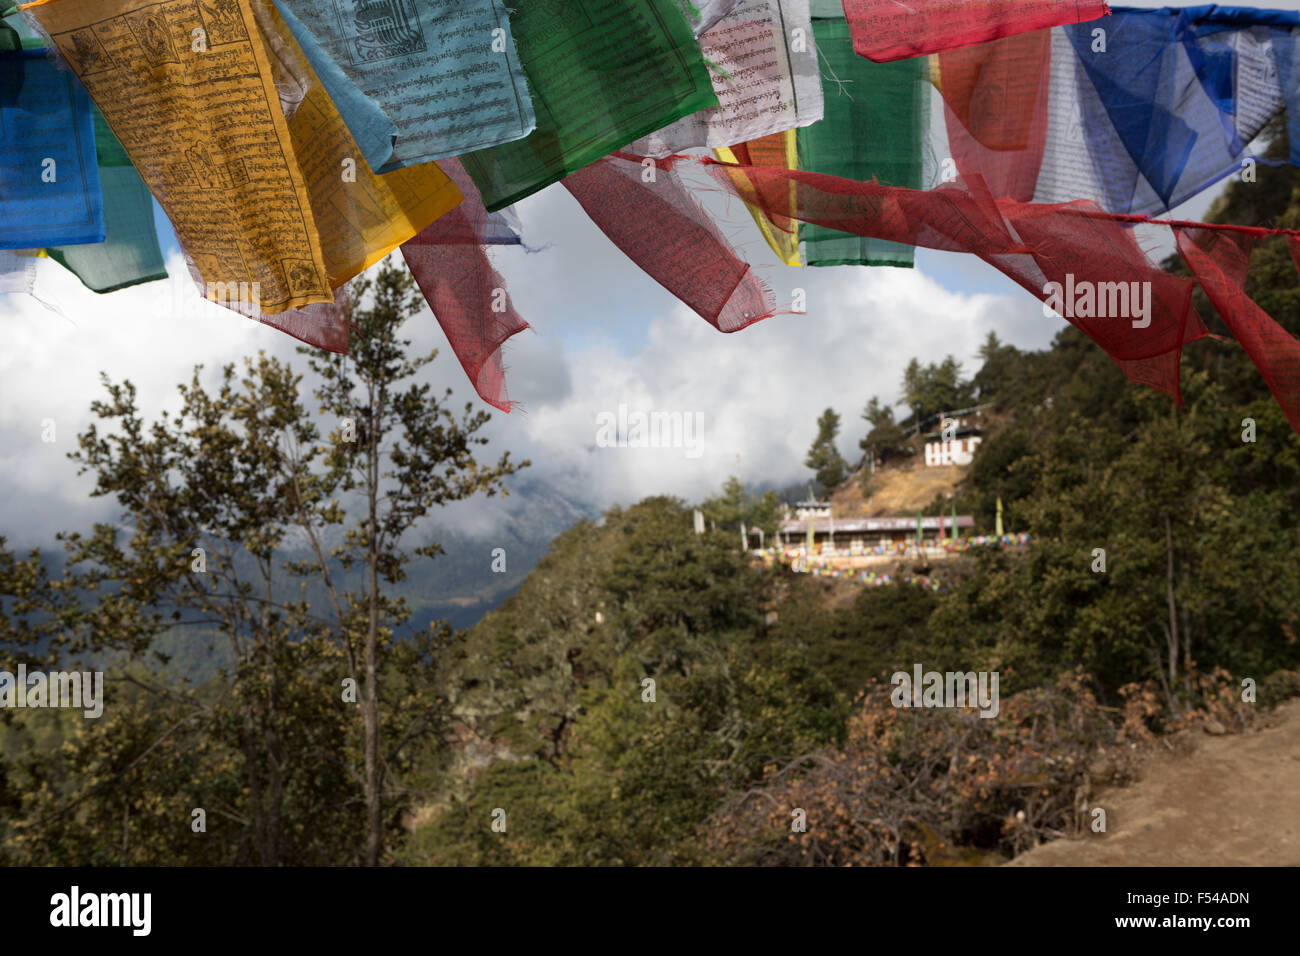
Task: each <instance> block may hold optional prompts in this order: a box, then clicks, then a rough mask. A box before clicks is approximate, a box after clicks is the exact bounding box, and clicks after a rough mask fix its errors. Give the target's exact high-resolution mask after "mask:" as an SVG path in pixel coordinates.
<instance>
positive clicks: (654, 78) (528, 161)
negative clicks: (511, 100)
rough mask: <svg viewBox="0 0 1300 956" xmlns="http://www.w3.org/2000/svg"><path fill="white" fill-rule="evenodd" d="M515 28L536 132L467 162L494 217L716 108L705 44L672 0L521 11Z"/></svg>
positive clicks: (569, 1)
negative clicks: (641, 141)
mask: <svg viewBox="0 0 1300 956" xmlns="http://www.w3.org/2000/svg"><path fill="white" fill-rule="evenodd" d="M510 29H511V33H512V34H513V36H514V40H515V47H516V49H517V51H518V53H519V62H520V63H521V64H522V66H523V70H524V75H525V76H526V77H527V79H528V85H529V88H530V89H531V91H532V95H533V109H534V112H535V113H536V114H537V128H536V129H535V130H534V131H533V132H532V133H530V134H529V135H528V136H526V137H524V138H523V139H519V140H515V141H514V142H511V143H502V144H501V145H499V146H493V147H490V148H488V149H480V150H476V151H475V152H472V153H467V154H465V155H464V156H462V157H461V162H462V163H464V166H465V170H466V172H468V173H469V174H470V176H471V177H472V178H473V180H474V184H475V185H476V186H478V189H479V192H480V193H482V195H483V202H484V205H486V206H487V209H488V211H489V212H494V211H496V210H498V209H501V208H503V207H505V206H508V205H510V204H511V203H513V202H517V201H518V200H520V199H523V198H524V197H525V196H529V195H531V194H533V193H535V192H537V191H538V190H539V189H542V188H544V187H546V186H549V185H550V184H551V183H555V182H559V181H560V180H561V179H563V178H564V177H565V176H567V175H568V174H569V173H572V172H577V171H578V170H579V169H582V168H583V167H585V166H589V165H591V164H592V163H594V162H595V161H596V160H598V159H600V158H601V157H602V156H607V155H609V154H610V153H612V152H614V151H615V150H617V149H621V148H622V147H624V146H626V145H628V144H629V143H631V142H632V141H633V140H635V139H639V138H640V137H642V136H645V135H647V134H649V133H653V132H654V131H655V130H657V129H661V128H663V127H665V126H667V125H668V124H669V123H672V122H675V121H676V120H678V119H681V118H682V117H683V116H688V115H690V114H691V113H694V112H696V111H697V110H702V109H705V108H706V107H709V106H717V105H718V97H717V94H715V93H714V92H713V83H712V81H711V80H710V79H709V71H708V67H706V66H705V64H704V57H703V55H702V54H701V53H700V45H699V43H697V42H696V40H695V36H694V34H693V33H692V31H691V26H690V24H689V23H688V22H687V19H686V17H685V16H684V15H683V13H682V11H681V7H680V6H679V5H678V4H677V3H676V2H675V0H565V2H563V3H531V4H521V5H519V6H518V7H517V8H516V9H515V11H514V12H513V13H512V14H511V17H510Z"/></svg>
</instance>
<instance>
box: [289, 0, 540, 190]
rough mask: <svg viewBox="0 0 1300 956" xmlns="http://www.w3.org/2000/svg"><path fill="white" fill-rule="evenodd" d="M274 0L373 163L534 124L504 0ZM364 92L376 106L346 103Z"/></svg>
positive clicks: (382, 168) (472, 145)
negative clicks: (359, 105)
mask: <svg viewBox="0 0 1300 956" xmlns="http://www.w3.org/2000/svg"><path fill="white" fill-rule="evenodd" d="M275 2H276V5H277V7H278V8H279V10H280V12H281V14H282V15H284V18H285V21H286V22H287V23H288V25H289V28H290V29H291V30H292V31H293V34H294V36H295V38H296V39H297V40H298V42H299V43H300V44H301V45H302V48H303V52H304V53H305V54H306V55H307V58H308V60H310V61H311V64H312V67H313V68H314V69H315V70H316V73H317V74H318V75H319V76H320V78H321V80H322V82H324V83H325V86H326V88H327V89H328V90H329V93H330V96H331V98H333V100H334V102H335V103H336V104H337V106H338V108H339V112H340V113H342V114H343V116H344V118H345V120H347V121H348V127H349V129H350V130H351V131H352V135H353V136H354V137H355V138H356V140H357V144H358V145H359V146H360V147H361V149H362V153H363V155H364V156H365V158H366V162H367V163H369V165H370V167H371V168H372V169H373V170H374V171H375V172H391V171H392V170H394V169H400V168H402V167H404V166H411V165H414V164H416V163H427V162H431V161H432V160H435V159H442V158H444V157H447V156H459V155H460V154H462V153H468V152H471V151H473V150H477V149H485V148H487V147H489V146H496V145H497V144H499V143H508V142H511V141H513V140H517V139H520V138H522V137H524V136H527V135H528V134H529V133H530V132H532V130H533V129H534V127H535V126H536V120H535V118H534V115H533V104H532V97H531V96H530V94H529V92H528V84H527V83H526V82H525V80H524V75H523V71H522V70H521V69H520V66H519V59H518V56H517V54H516V52H515V44H514V39H513V37H512V36H511V32H510V18H509V17H508V16H507V14H506V8H505V5H504V4H503V3H502V0H418V2H417V0H275ZM343 76H346V79H347V80H350V81H351V82H350V83H348V84H343V83H340V82H338V80H339V78H340V77H343ZM358 96H360V97H362V98H364V99H366V100H368V101H371V105H372V107H373V108H372V109H357V108H356V107H355V104H354V106H352V107H349V106H346V105H345V100H348V99H355V98H356V97H358ZM354 121H355V122H354Z"/></svg>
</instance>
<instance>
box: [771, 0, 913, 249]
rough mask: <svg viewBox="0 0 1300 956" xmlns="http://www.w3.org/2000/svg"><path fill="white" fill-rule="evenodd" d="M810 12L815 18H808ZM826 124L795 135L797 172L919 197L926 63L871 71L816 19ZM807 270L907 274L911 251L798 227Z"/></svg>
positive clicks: (843, 34)
mask: <svg viewBox="0 0 1300 956" xmlns="http://www.w3.org/2000/svg"><path fill="white" fill-rule="evenodd" d="M815 15H816V10H814V16H815ZM812 23H813V39H814V41H815V42H816V46H817V53H818V58H819V60H820V62H821V73H822V91H823V101H824V103H825V116H824V118H823V119H822V120H821V121H820V122H817V123H813V124H812V125H811V126H805V127H801V128H800V129H799V130H797V132H796V138H797V141H798V147H799V168H800V169H802V170H807V171H808V172H813V173H824V174H826V175H829V176H840V177H843V178H845V179H853V180H857V181H859V182H865V181H869V180H870V179H871V178H872V177H875V178H876V179H877V180H879V182H880V183H881V184H883V185H888V186H902V187H906V188H908V189H920V188H921V186H922V175H923V167H922V150H921V145H922V134H923V132H924V131H926V130H927V129H928V127H929V104H930V96H929V91H928V90H927V89H926V87H927V86H928V78H929V69H930V65H929V58H928V57H917V58H915V59H911V60H899V61H897V62H895V63H872V62H871V61H870V60H868V59H866V58H865V57H860V56H858V55H857V54H856V53H854V52H853V37H852V36H851V35H850V33H849V25H848V23H847V22H846V21H845V20H844V19H843V18H842V17H840V18H837V19H814V20H813V22H812ZM799 238H800V239H801V240H803V242H804V244H805V249H804V253H805V255H804V261H805V263H806V264H807V265H810V266H839V265H870V266H901V267H903V268H910V267H911V265H912V261H913V253H914V249H913V247H912V246H909V245H904V244H902V243H897V242H889V241H887V240H884V239H871V238H868V237H866V236H855V235H850V234H849V233H844V232H840V231H839V230H836V229H827V228H826V227H824V226H815V225H809V224H807V223H800V224H799Z"/></svg>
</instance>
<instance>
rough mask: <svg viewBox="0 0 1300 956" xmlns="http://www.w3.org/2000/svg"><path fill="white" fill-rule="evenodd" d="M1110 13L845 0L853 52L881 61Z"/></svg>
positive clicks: (984, 0) (1029, 2)
mask: <svg viewBox="0 0 1300 956" xmlns="http://www.w3.org/2000/svg"><path fill="white" fill-rule="evenodd" d="M1108 13H1110V9H1109V8H1108V7H1107V6H1106V4H1105V3H1104V2H1101V0H844V17H845V19H847V20H848V21H849V29H850V30H851V31H852V33H853V49H854V51H855V52H856V53H857V54H858V55H859V56H865V57H866V58H867V59H868V60H874V61H875V62H877V63H886V62H889V61H890V60H905V59H907V58H909V57H914V56H923V55H924V54H927V53H941V52H943V51H945V50H956V49H958V48H960V47H966V46H971V45H972V44H975V43H987V42H988V41H989V40H996V39H998V38H999V37H1005V36H1011V35H1013V34H1017V33H1028V32H1029V31H1030V30H1042V29H1045V28H1047V27H1057V26H1063V25H1064V24H1067V23H1083V22H1084V21H1086V20H1096V19H1097V18H1098V17H1104V16H1106V15H1107V14H1108Z"/></svg>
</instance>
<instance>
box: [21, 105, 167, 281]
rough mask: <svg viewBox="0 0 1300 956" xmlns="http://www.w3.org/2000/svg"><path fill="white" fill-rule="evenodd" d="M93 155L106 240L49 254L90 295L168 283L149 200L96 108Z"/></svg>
mask: <svg viewBox="0 0 1300 956" xmlns="http://www.w3.org/2000/svg"><path fill="white" fill-rule="evenodd" d="M92 109H93V110H94V117H95V155H96V157H97V159H98V162H99V178H100V183H101V185H102V187H103V192H104V241H103V242H100V243H93V244H88V245H79V246H59V247H55V248H52V249H49V250H47V252H48V253H49V256H50V258H51V259H53V260H54V261H56V262H58V263H59V264H60V265H62V266H63V267H64V268H66V269H67V270H68V271H69V272H71V273H72V274H73V275H75V276H76V277H77V278H78V279H80V280H81V283H82V285H84V286H85V287H86V288H88V289H90V290H91V291H93V292H113V291H114V290H116V289H124V288H126V287H127V286H132V285H138V284H139V283H141V282H153V281H155V280H158V279H165V278H167V266H166V265H165V264H164V262H163V257H162V250H161V249H160V248H159V246H158V231H157V229H156V227H155V226H154V218H153V197H152V196H150V195H149V190H148V189H146V188H145V185H144V183H143V182H142V181H141V179H140V175H139V173H137V172H136V171H135V167H133V166H132V165H131V160H130V158H128V157H127V155H126V150H124V149H123V148H122V144H121V143H119V142H118V141H117V137H116V136H114V135H113V131H112V130H111V129H109V128H108V123H107V122H105V120H104V116H103V114H102V113H100V111H99V109H98V108H95V107H92Z"/></svg>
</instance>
